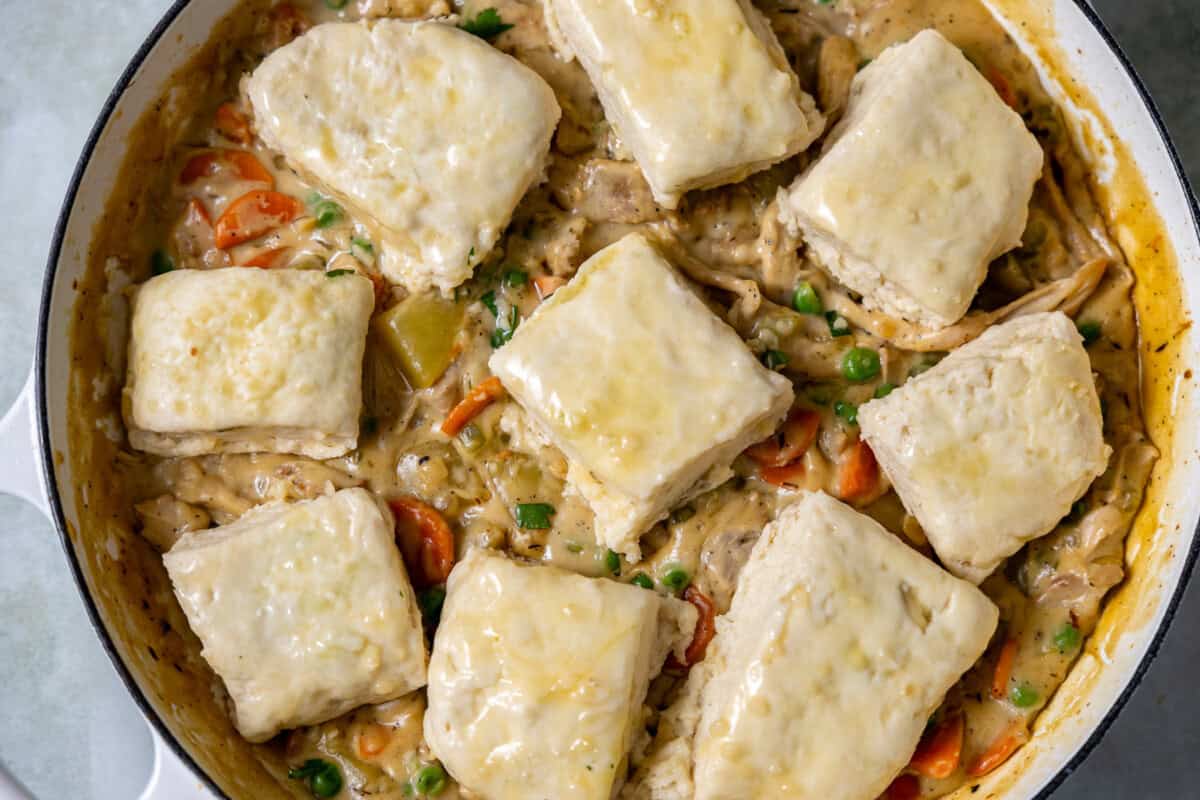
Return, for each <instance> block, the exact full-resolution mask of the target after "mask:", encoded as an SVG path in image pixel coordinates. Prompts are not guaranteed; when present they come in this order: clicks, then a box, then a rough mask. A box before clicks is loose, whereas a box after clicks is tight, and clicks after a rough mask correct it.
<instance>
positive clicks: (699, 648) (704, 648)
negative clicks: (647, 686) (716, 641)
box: [667, 584, 717, 672]
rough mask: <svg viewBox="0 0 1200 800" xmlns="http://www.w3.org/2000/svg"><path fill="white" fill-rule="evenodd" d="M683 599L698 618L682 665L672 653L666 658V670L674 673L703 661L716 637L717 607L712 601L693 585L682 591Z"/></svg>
mask: <svg viewBox="0 0 1200 800" xmlns="http://www.w3.org/2000/svg"><path fill="white" fill-rule="evenodd" d="M683 599H684V600H686V601H687V602H689V603H691V604H692V606H693V607H694V608H695V609H696V611H697V612H699V614H700V616H699V617H698V618H697V620H696V628H695V630H694V631H693V632H692V641H690V642H689V643H688V646H687V649H686V650H684V651H683V663H680V661H679V659H678V658H676V657H675V654H674V653H672V654H671V655H670V656H668V657H667V668H668V669H671V670H674V671H676V672H678V671H681V670H686V669H688V668H689V667H691V666H692V665H693V664H698V663H700V662H701V661H703V660H704V655H705V653H707V652H708V645H709V643H710V642H712V640H713V637H714V636H716V635H717V607H716V605H714V604H713V601H712V599H711V598H710V597H709V596H708V595H706V594H705V593H704V592H702V591H700V590H699V589H697V588H696V586H695V585H694V584H692V585H689V586H688V587H687V588H686V589H684V590H683Z"/></svg>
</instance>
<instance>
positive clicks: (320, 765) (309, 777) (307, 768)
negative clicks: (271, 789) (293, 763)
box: [288, 758, 342, 797]
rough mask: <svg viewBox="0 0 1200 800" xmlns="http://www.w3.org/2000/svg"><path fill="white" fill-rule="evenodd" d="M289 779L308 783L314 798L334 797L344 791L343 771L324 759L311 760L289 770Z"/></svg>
mask: <svg viewBox="0 0 1200 800" xmlns="http://www.w3.org/2000/svg"><path fill="white" fill-rule="evenodd" d="M288 777H289V778H291V779H292V780H294V781H304V782H305V783H307V784H308V790H309V791H310V792H312V793H313V796H314V797H333V796H334V795H336V794H337V793H338V792H340V791H341V790H342V773H341V770H339V769H338V768H337V765H336V764H331V763H330V762H328V761H326V760H324V759H322V758H310V759H308V760H307V761H305V762H304V763H303V764H301V765H300V766H299V767H295V768H293V769H289V770H288Z"/></svg>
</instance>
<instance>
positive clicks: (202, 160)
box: [179, 148, 275, 188]
mask: <svg viewBox="0 0 1200 800" xmlns="http://www.w3.org/2000/svg"><path fill="white" fill-rule="evenodd" d="M218 172H228V173H230V174H231V175H232V176H233V177H235V178H237V179H238V180H243V181H251V182H254V183H265V184H267V186H268V187H270V188H274V186H275V176H273V175H272V174H271V172H270V170H268V169H267V168H266V167H264V166H263V163H262V162H261V161H259V160H258V159H257V158H256V157H255V156H254V154H253V153H247V152H246V151H245V150H231V149H226V148H222V149H217V150H209V151H206V152H204V153H197V154H196V155H194V156H192V157H191V158H189V159H188V161H187V163H186V164H184V165H183V170H182V171H181V172H180V173H179V182H180V183H182V184H184V185H185V186H186V185H188V184H190V183H195V182H196V181H198V180H200V179H201V178H208V177H211V176H213V175H216V174H217V173H218Z"/></svg>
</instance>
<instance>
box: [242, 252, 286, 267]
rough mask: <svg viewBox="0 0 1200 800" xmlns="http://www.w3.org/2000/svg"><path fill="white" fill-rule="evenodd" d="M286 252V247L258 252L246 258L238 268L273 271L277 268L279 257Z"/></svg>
mask: <svg viewBox="0 0 1200 800" xmlns="http://www.w3.org/2000/svg"><path fill="white" fill-rule="evenodd" d="M287 251H288V248H286V247H272V248H269V249H267V250H260V251H258V252H257V253H255V254H254V255H252V256H251V257H250V258H247V259H246V260H245V261H243V262H242V263H240V264H238V266H239V267H258V268H259V269H274V268H275V267H277V266H279V262H280V260H281V256H283V255H284V254H285V253H286V252H287Z"/></svg>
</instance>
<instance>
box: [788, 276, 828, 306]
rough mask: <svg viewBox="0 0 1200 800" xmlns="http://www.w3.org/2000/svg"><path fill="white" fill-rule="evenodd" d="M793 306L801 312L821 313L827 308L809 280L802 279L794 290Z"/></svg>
mask: <svg viewBox="0 0 1200 800" xmlns="http://www.w3.org/2000/svg"><path fill="white" fill-rule="evenodd" d="M792 308H794V309H796V310H797V311H799V312H800V313H801V314H820V313H822V312H823V311H824V310H825V306H824V305H823V304H822V303H821V297H820V295H818V294H817V290H816V289H814V288H813V285H812V284H811V283H809V282H808V281H801V282H800V284H799V285H798V286H796V291H794V292H792Z"/></svg>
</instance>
